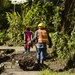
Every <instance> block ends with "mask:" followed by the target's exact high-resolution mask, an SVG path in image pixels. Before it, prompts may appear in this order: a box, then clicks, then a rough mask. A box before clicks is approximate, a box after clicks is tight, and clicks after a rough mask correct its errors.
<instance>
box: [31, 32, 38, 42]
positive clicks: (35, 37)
mask: <svg viewBox="0 0 75 75" xmlns="http://www.w3.org/2000/svg"><path fill="white" fill-rule="evenodd" d="M36 39H37V31H36V32H35V34H34V37H33V38H32V39H31V41H30V43H32V42H35V40H36Z"/></svg>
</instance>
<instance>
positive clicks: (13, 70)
mask: <svg viewBox="0 0 75 75" xmlns="http://www.w3.org/2000/svg"><path fill="white" fill-rule="evenodd" d="M5 49H14V50H15V51H16V53H17V54H18V53H23V51H24V47H8V46H0V50H5ZM31 51H35V46H34V47H33V48H31ZM4 64H6V65H7V68H5V70H4V72H3V73H1V74H0V75H38V73H39V71H23V70H22V69H20V68H19V66H15V65H13V67H11V65H12V64H11V62H9V63H8V62H5V63H4Z"/></svg>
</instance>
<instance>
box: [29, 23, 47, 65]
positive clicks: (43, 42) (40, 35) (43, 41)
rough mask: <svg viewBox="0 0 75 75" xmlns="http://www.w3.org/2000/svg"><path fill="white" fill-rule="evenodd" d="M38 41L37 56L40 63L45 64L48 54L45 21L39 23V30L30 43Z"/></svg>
mask: <svg viewBox="0 0 75 75" xmlns="http://www.w3.org/2000/svg"><path fill="white" fill-rule="evenodd" d="M35 41H36V58H37V62H38V64H43V63H44V60H45V56H46V49H47V42H48V34H47V31H46V30H45V25H44V23H39V25H38V30H36V31H35V34H34V37H33V38H32V40H31V41H30V42H29V44H31V43H33V42H35Z"/></svg>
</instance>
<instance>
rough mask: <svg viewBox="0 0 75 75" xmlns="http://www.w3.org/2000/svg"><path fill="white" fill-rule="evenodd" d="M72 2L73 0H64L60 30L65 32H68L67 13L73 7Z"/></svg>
mask: <svg viewBox="0 0 75 75" xmlns="http://www.w3.org/2000/svg"><path fill="white" fill-rule="evenodd" d="M73 2H74V0H66V1H65V8H64V10H63V12H62V21H61V24H62V27H61V31H62V32H63V33H64V34H65V33H68V30H69V24H70V23H69V21H68V14H69V12H70V9H71V8H72V7H73Z"/></svg>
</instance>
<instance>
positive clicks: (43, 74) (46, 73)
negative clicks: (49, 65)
mask: <svg viewBox="0 0 75 75" xmlns="http://www.w3.org/2000/svg"><path fill="white" fill-rule="evenodd" d="M39 75H75V73H69V72H52V71H51V70H49V69H44V70H42V71H41V72H40V74H39Z"/></svg>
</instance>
